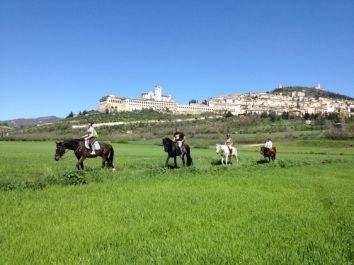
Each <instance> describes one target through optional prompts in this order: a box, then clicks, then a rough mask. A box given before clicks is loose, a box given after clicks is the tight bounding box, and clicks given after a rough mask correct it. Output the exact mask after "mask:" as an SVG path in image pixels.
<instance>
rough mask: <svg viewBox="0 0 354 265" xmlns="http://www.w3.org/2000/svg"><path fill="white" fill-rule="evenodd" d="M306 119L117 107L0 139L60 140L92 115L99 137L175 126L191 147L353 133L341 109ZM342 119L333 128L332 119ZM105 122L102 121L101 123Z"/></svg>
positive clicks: (154, 133) (151, 133) (77, 133)
mask: <svg viewBox="0 0 354 265" xmlns="http://www.w3.org/2000/svg"><path fill="white" fill-rule="evenodd" d="M308 118H310V119H311V120H312V123H311V125H310V126H309V125H306V124H305V121H304V118H303V117H295V116H289V115H281V116H276V115H272V114H269V115H268V114H265V113H263V114H262V115H253V114H250V115H241V116H233V115H232V114H230V113H225V114H224V115H215V114H210V113H209V114H203V115H173V114H171V113H161V112H156V111H152V110H143V111H134V112H119V113H114V114H102V113H90V114H87V115H82V116H79V117H73V118H67V119H63V120H60V121H57V122H55V123H53V124H46V125H37V126H33V127H26V128H18V129H14V130H11V131H10V132H9V133H8V134H6V136H5V135H4V134H3V136H2V137H1V135H0V139H3V140H61V139H70V138H78V137H81V136H82V135H85V134H86V126H85V125H86V123H87V120H93V121H94V122H95V124H96V126H97V131H98V134H99V136H100V140H102V141H112V142H128V141H135V140H147V139H152V140H154V141H156V142H158V143H160V142H161V141H160V139H161V137H165V136H169V137H172V134H173V132H174V130H175V127H177V126H178V127H180V128H181V129H182V130H183V132H185V133H186V135H187V137H188V142H189V143H191V144H192V145H193V146H194V147H208V146H210V145H214V144H215V143H222V142H224V141H225V135H226V134H227V133H232V135H233V136H234V140H235V141H236V142H237V143H261V142H263V141H264V140H265V139H266V138H267V137H271V138H272V139H274V140H275V141H277V142H278V141H287V140H292V139H309V138H314V137H315V138H331V139H350V138H352V137H353V136H354V119H353V118H349V117H347V118H345V117H341V116H340V115H334V114H333V115H313V116H311V117H308ZM338 122H343V123H345V124H344V125H343V126H342V127H341V128H336V127H335V123H338ZM103 123H105V124H103Z"/></svg>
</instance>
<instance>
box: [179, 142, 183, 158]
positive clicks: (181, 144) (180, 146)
mask: <svg viewBox="0 0 354 265" xmlns="http://www.w3.org/2000/svg"><path fill="white" fill-rule="evenodd" d="M178 147H179V150H180V151H181V157H182V155H183V142H181V141H178Z"/></svg>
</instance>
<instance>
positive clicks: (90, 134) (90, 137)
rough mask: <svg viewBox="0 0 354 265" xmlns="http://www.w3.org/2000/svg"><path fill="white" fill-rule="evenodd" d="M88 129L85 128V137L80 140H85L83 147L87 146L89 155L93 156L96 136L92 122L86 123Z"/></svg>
mask: <svg viewBox="0 0 354 265" xmlns="http://www.w3.org/2000/svg"><path fill="white" fill-rule="evenodd" d="M87 123H88V127H87V135H84V136H82V138H83V139H84V140H85V145H88V146H90V147H91V150H92V152H91V155H95V154H96V152H95V145H94V142H95V141H96V139H97V137H98V134H97V132H96V130H95V128H94V127H93V121H90V120H89V121H88V122H87Z"/></svg>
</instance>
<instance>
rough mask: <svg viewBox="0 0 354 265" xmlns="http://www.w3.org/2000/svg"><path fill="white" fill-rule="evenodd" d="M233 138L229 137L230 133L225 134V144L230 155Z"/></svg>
mask: <svg viewBox="0 0 354 265" xmlns="http://www.w3.org/2000/svg"><path fill="white" fill-rule="evenodd" d="M233 143H234V142H233V140H232V138H231V134H229V133H228V134H227V135H226V141H225V145H226V146H227V147H228V148H229V153H230V156H231V155H232V145H233Z"/></svg>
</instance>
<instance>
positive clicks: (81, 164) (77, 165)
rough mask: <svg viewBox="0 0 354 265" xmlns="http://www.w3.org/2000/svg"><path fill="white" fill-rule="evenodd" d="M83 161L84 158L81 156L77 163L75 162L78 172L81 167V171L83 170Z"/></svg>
mask: <svg viewBox="0 0 354 265" xmlns="http://www.w3.org/2000/svg"><path fill="white" fill-rule="evenodd" d="M85 159H86V157H84V156H81V157H80V159H79V161H77V163H76V167H77V169H78V170H80V167H81V170H84V160H85Z"/></svg>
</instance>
